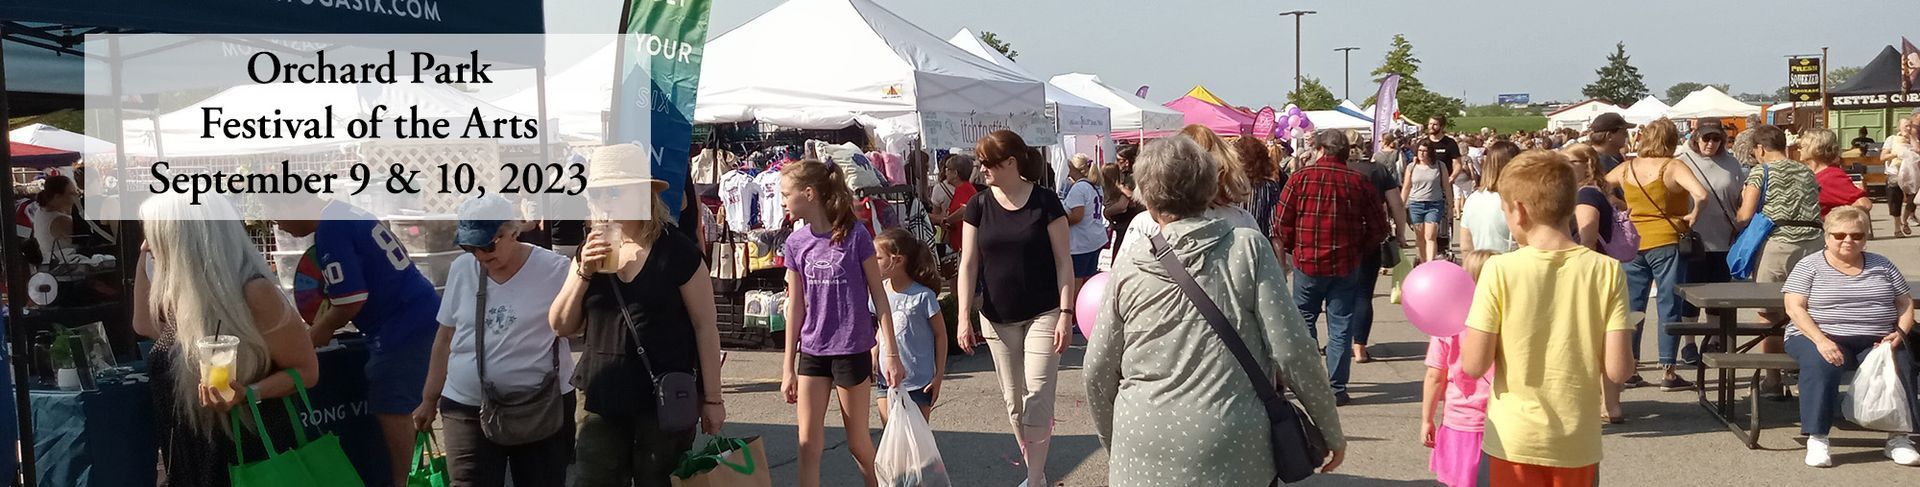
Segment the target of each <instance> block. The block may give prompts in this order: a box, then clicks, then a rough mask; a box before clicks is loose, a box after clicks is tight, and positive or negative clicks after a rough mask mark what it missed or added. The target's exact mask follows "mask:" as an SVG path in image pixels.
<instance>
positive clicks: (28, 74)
mask: <svg viewBox="0 0 1920 487" xmlns="http://www.w3.org/2000/svg"><path fill="white" fill-rule="evenodd" d="M542 7H543V5H542V2H539V1H527V0H460V1H451V0H296V1H262V0H0V46H4V50H0V93H7V92H9V82H10V81H13V80H17V81H16V83H17V84H15V85H14V86H15V87H16V89H20V90H21V91H31V92H38V93H58V94H80V93H81V92H82V90H83V80H82V79H81V77H80V71H81V69H80V68H79V66H80V63H81V59H82V53H81V52H79V51H78V49H77V47H76V46H79V45H80V43H81V41H82V40H83V38H84V36H86V35H88V34H112V33H142V32H165V33H192V34H217V33H250V34H263V33H265V34H401V33H407V34H480V33H498V34H538V33H542V32H544V30H545V19H544V17H543V9H542ZM9 66H12V67H14V68H15V69H6V68H7V67H9ZM542 78H544V76H542ZM541 89H542V90H543V91H544V89H545V88H544V86H542V87H541ZM538 116H539V117H540V119H541V120H545V119H546V113H545V109H544V106H542V109H541V113H539V114H538ZM8 118H11V113H10V109H9V104H8V102H7V100H6V97H5V96H0V119H8ZM6 137H7V134H6V133H4V132H0V142H10V141H7V140H4V139H5V138H6ZM9 145H10V144H0V174H11V173H12V164H11V162H9V160H10V159H11V154H10V152H11V151H10V149H9V148H8V147H9ZM544 147H545V146H544V145H542V148H543V149H544ZM14 197H15V196H14V194H13V187H12V185H11V184H0V202H12V201H13V200H14ZM14 217H15V215H14V212H12V211H0V228H13V227H14V225H15V218H14ZM122 228H123V230H122V233H123V235H121V236H120V238H118V239H117V242H118V243H119V246H120V248H119V250H120V251H119V254H120V259H119V260H120V262H134V261H135V260H133V259H130V258H128V257H129V256H131V255H133V252H134V250H135V249H136V248H137V246H138V245H139V244H138V242H139V241H140V238H139V237H138V235H137V229H134V228H133V226H132V225H123V226H122ZM17 247H18V246H17V245H16V242H15V241H14V239H11V238H6V239H0V254H4V259H5V260H4V263H5V265H4V267H5V272H6V279H7V281H6V282H7V284H8V287H7V289H8V291H7V293H8V295H7V302H8V304H7V320H6V322H7V323H14V324H15V326H11V327H9V328H8V330H7V332H8V333H7V334H8V337H7V340H8V342H9V343H10V344H11V348H12V350H14V351H15V352H17V353H16V354H15V355H14V356H12V357H9V359H10V360H9V362H10V363H11V365H12V375H13V379H14V380H13V382H14V383H15V384H27V383H28V380H29V378H28V377H27V366H26V365H27V361H26V359H25V358H24V357H23V356H22V354H23V353H24V352H25V351H27V350H31V344H30V343H29V338H28V336H29V335H28V333H29V332H28V331H27V330H26V328H27V327H25V326H20V323H21V322H20V317H21V307H22V305H23V304H24V303H26V302H27V296H26V290H27V275H26V266H25V263H24V262H23V259H22V255H21V253H20V250H19V249H18V248H17ZM129 268H130V266H122V269H121V272H120V276H119V278H120V282H121V289H123V290H130V289H132V282H133V275H132V273H131V272H129V271H128V269H129ZM123 295H124V294H123ZM122 301H123V302H122V303H121V304H120V306H121V308H122V311H123V312H124V313H123V314H122V316H131V312H130V311H131V306H132V301H131V300H130V299H123V300H122ZM15 405H16V406H17V408H18V411H19V413H20V414H19V415H18V416H19V421H18V423H17V424H18V427H19V428H20V430H19V431H20V435H21V438H20V440H21V441H20V442H19V444H20V446H21V448H22V451H21V452H20V455H19V456H20V458H23V459H26V461H27V462H29V465H31V462H32V459H34V458H35V456H36V455H35V454H34V452H33V423H32V418H31V413H30V410H29V408H28V392H27V388H26V387H17V388H16V394H15ZM21 470H22V471H21V475H20V476H17V477H13V481H15V482H21V483H18V484H15V485H38V483H37V482H36V480H35V478H34V477H35V472H34V469H33V468H23V469H21Z"/></svg>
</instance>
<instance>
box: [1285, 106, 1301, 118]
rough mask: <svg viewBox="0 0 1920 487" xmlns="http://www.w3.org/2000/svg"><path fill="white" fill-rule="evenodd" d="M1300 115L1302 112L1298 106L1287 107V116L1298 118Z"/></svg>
mask: <svg viewBox="0 0 1920 487" xmlns="http://www.w3.org/2000/svg"><path fill="white" fill-rule="evenodd" d="M1301 113H1303V112H1302V111H1301V110H1300V107H1299V106H1290V107H1287V115H1289V116H1294V117H1299V116H1301Z"/></svg>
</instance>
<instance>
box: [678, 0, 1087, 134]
mask: <svg viewBox="0 0 1920 487" xmlns="http://www.w3.org/2000/svg"><path fill="white" fill-rule="evenodd" d="M796 29H800V30H799V31H796ZM796 32H803V33H801V34H796ZM705 63H706V64H705V65H704V66H703V68H702V74H701V80H700V94H699V97H698V105H697V106H696V108H695V110H694V121H695V122H696V123H705V124H714V123H733V122H745V121H758V122H761V123H765V124H771V125H775V126H779V127H784V128H796V129H837V128H841V127H847V126H850V125H854V124H856V123H857V124H859V125H862V126H866V127H869V128H873V129H875V130H876V132H879V136H880V137H881V138H883V139H885V138H889V137H890V136H894V135H898V134H913V135H916V136H917V137H916V138H918V139H920V140H922V141H923V142H924V143H925V147H931V148H944V147H972V145H973V143H974V142H975V141H976V140H978V139H979V138H980V137H982V136H984V135H986V134H987V133H989V132H992V131H993V130H998V129H1010V130H1013V131H1014V132H1018V133H1020V135H1021V136H1022V137H1024V138H1025V139H1026V140H1027V143H1029V144H1033V145H1049V144H1053V143H1054V142H1055V139H1056V138H1058V132H1057V131H1056V130H1054V129H1053V128H1052V125H1051V124H1050V123H1049V122H1048V121H1047V118H1046V114H1045V107H1046V88H1045V87H1044V86H1043V85H1042V83H1041V82H1039V81H1038V80H1034V79H1031V78H1029V77H1027V76H1023V75H1021V74H1020V73H1018V72H1015V71H1013V70H1010V69H1007V68H1004V67H1001V66H999V65H996V64H994V63H992V62H988V61H987V60H984V59H981V58H980V57H979V56H975V55H973V54H971V53H968V52H967V51H965V50H963V49H961V48H959V47H955V46H954V45H952V44H949V43H947V42H946V41H945V40H943V39H941V38H939V37H935V36H934V35H933V34H931V33H928V32H927V31H925V30H922V29H921V28H920V27H919V26H916V25H914V24H913V23H912V22H909V21H907V20H906V19H904V18H901V17H900V16H898V15H895V14H894V13H893V12H892V11H889V10H887V9H886V8H885V7H882V6H880V5H879V4H878V3H875V2H873V1H872V0H792V1H789V2H787V3H784V4H781V5H780V6H778V7H774V9H773V10H770V11H767V13H765V14H762V15H760V16H759V17H757V18H755V19H753V20H752V21H749V22H747V23H746V24H745V25H742V26H740V27H738V28H735V29H734V30H732V31H728V32H727V33H724V34H720V35H719V36H718V37H715V38H714V39H713V40H712V41H711V42H709V43H708V44H707V51H706V61H705ZM771 67H777V69H773V70H771V71H770V70H769V69H770V68H771Z"/></svg>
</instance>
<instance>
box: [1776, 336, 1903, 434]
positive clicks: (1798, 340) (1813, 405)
mask: <svg viewBox="0 0 1920 487" xmlns="http://www.w3.org/2000/svg"><path fill="white" fill-rule="evenodd" d="M1827 338H1828V339H1831V340H1833V344H1834V345H1837V346H1839V347H1840V354H1841V355H1845V356H1846V358H1847V359H1846V361H1844V362H1843V363H1841V364H1840V365H1838V366H1836V365H1833V364H1830V363H1827V359H1826V358H1825V357H1821V356H1820V347H1818V346H1815V345H1814V344H1813V340H1808V339H1807V337H1805V336H1802V335H1794V336H1791V337H1787V355H1792V356H1793V360H1794V361H1795V362H1799V363H1800V432H1801V433H1806V434H1809V435H1824V434H1827V432H1828V431H1832V430H1833V415H1834V413H1836V412H1839V410H1840V379H1841V374H1843V373H1846V372H1847V371H1852V370H1858V369H1859V368H1860V360H1861V359H1865V358H1867V352H1870V351H1873V346H1874V344H1876V343H1879V342H1880V339H1882V338H1886V337H1878V336H1838V335H1829V336H1828V337H1827ZM1900 347H1901V348H1898V349H1895V350H1894V353H1893V356H1894V363H1895V364H1896V365H1895V366H1894V369H1895V370H1898V371H1900V382H1901V383H1902V384H1901V385H1903V386H1905V387H1906V388H1907V390H1908V391H1912V390H1913V361H1912V357H1911V356H1910V355H1907V351H1906V350H1905V348H1906V345H1904V344H1903V345H1901V346H1900ZM1907 396H1908V397H1907V411H1908V413H1909V414H1912V413H1913V411H1914V406H1916V405H1915V404H1914V402H1913V397H1912V396H1913V394H1912V393H1908V394H1907ZM1916 420H1920V418H1916Z"/></svg>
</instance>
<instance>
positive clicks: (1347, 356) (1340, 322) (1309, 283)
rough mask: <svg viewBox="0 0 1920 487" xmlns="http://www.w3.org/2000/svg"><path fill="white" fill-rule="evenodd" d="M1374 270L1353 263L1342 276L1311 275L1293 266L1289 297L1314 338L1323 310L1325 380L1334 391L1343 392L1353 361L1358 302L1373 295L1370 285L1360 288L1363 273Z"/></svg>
mask: <svg viewBox="0 0 1920 487" xmlns="http://www.w3.org/2000/svg"><path fill="white" fill-rule="evenodd" d="M1370 272H1378V271H1377V270H1374V269H1370V268H1368V267H1367V266H1365V265H1359V266H1354V268H1353V271H1351V272H1348V273H1347V275H1345V276H1338V277H1314V276H1309V275H1306V274H1305V273H1302V272H1300V269H1299V268H1294V270H1293V298H1294V301H1295V302H1296V303H1297V305H1298V306H1300V317H1301V318H1302V319H1304V320H1306V322H1307V334H1308V335H1309V336H1313V337H1314V338H1315V339H1316V340H1317V339H1318V338H1319V336H1320V335H1319V333H1318V332H1317V330H1316V329H1315V328H1314V322H1315V321H1317V320H1319V319H1320V312H1321V310H1322V309H1325V310H1326V313H1327V381H1328V383H1329V384H1331V385H1332V386H1333V392H1334V393H1335V394H1346V393H1347V377H1348V376H1349V375H1350V372H1351V368H1352V364H1353V331H1354V328H1355V323H1356V320H1355V318H1357V317H1358V316H1359V314H1360V313H1359V312H1357V311H1356V310H1357V308H1359V306H1360V303H1362V302H1369V301H1371V300H1372V299H1373V288H1372V287H1367V288H1365V289H1362V288H1361V282H1362V281H1363V279H1362V278H1363V277H1364V276H1363V275H1364V274H1367V273H1370Z"/></svg>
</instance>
